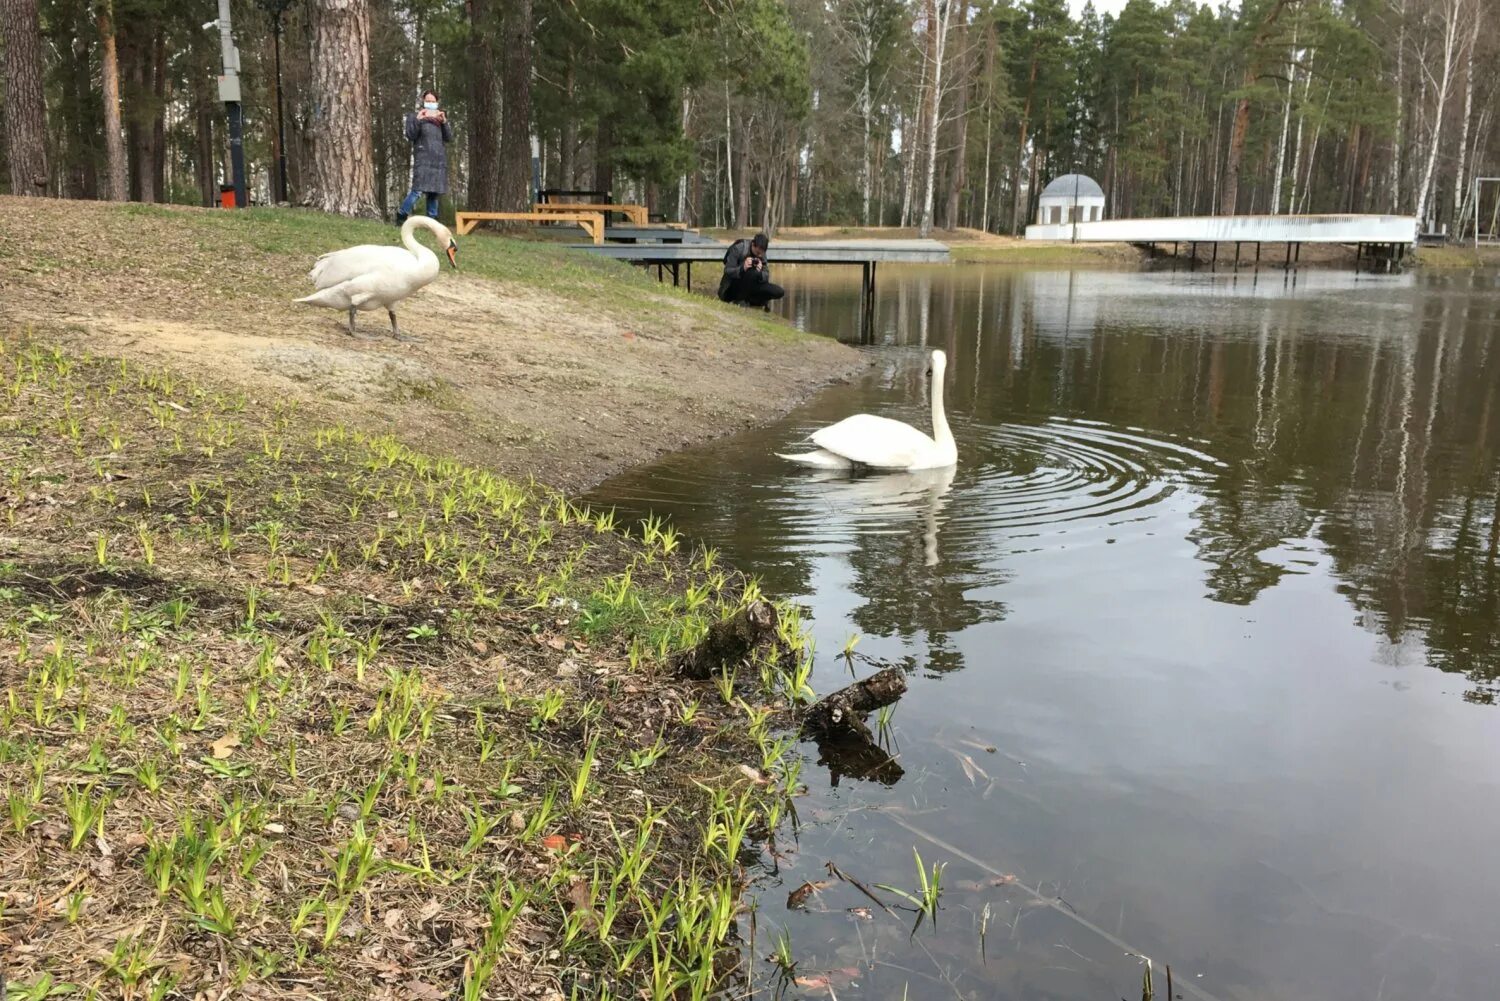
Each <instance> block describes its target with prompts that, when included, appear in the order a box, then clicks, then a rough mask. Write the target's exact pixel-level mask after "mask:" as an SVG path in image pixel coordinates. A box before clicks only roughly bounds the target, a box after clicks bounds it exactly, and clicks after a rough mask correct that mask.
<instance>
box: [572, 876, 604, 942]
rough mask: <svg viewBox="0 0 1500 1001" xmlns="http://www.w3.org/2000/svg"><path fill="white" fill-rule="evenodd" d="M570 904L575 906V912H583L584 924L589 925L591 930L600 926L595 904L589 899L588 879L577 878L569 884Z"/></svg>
mask: <svg viewBox="0 0 1500 1001" xmlns="http://www.w3.org/2000/svg"><path fill="white" fill-rule="evenodd" d="M568 904H569V905H570V906H571V907H572V908H573V912H574V913H575V914H576V913H582V914H583V916H584V924H585V925H586V926H587V927H588V930H589V931H593V930H595V929H596V928H598V926H599V922H598V919H596V918H595V917H594V904H593V901H592V900H590V899H589V881H588V880H586V879H576V878H575V879H574V880H573V881H572V882H570V883H569V884H568Z"/></svg>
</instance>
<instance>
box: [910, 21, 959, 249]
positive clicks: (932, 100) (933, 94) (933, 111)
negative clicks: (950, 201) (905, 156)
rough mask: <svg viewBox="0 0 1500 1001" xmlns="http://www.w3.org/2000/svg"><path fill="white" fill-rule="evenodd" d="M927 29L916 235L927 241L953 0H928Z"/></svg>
mask: <svg viewBox="0 0 1500 1001" xmlns="http://www.w3.org/2000/svg"><path fill="white" fill-rule="evenodd" d="M927 13H928V18H929V21H928V27H927V30H928V32H929V33H931V35H932V44H931V49H932V63H931V72H932V85H931V87H930V88H928V94H927V149H926V153H927V165H926V167H925V173H926V179H925V182H924V183H923V185H922V222H921V224H920V225H919V226H918V227H917V232H918V234H919V235H921V236H922V237H924V238H926V237H928V236H931V235H932V203H933V195H934V194H935V193H936V192H935V191H934V183H933V182H934V177H935V174H936V171H937V140H938V124H939V122H940V117H939V111H940V110H941V107H942V101H943V63H944V62H945V61H946V57H947V51H948V21H949V18H951V17H952V16H953V4H952V0H927Z"/></svg>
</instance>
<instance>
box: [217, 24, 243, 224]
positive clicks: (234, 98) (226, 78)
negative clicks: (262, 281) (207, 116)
mask: <svg viewBox="0 0 1500 1001" xmlns="http://www.w3.org/2000/svg"><path fill="white" fill-rule="evenodd" d="M216 23H217V24H218V26H219V48H220V49H221V51H222V54H223V59H224V73H223V75H222V76H220V77H219V100H221V101H223V102H224V110H225V111H227V112H228V113H229V169H230V172H231V173H232V174H233V177H234V204H235V207H236V208H244V207H245V204H246V198H245V118H244V112H243V111H242V109H241V107H240V50H239V49H238V48H236V47H235V44H234V33H233V28H232V27H231V25H230V21H229V0H219V20H218V21H217V22H216Z"/></svg>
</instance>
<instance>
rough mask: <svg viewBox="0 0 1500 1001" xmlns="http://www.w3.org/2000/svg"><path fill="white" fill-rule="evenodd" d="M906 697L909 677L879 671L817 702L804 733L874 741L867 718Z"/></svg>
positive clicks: (804, 723)
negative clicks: (854, 737) (848, 736)
mask: <svg viewBox="0 0 1500 1001" xmlns="http://www.w3.org/2000/svg"><path fill="white" fill-rule="evenodd" d="M905 694H906V675H905V674H904V673H902V671H901V669H900V668H897V667H888V668H886V669H885V670H883V671H876V672H875V673H874V674H872V675H870V676H869V677H868V678H865V679H864V680H863V681H856V682H855V683H854V684H852V685H849V686H848V687H847V688H840V689H839V690H838V691H836V692H834V693H832V694H831V695H825V696H823V697H822V698H821V699H819V700H818V701H817V702H815V703H813V706H812V708H811V709H809V710H807V715H806V716H805V717H803V720H802V732H803V733H806V734H808V735H810V736H814V737H817V736H825V737H835V736H840V735H852V736H857V737H862V738H864V739H865V740H868V741H870V742H871V743H873V742H874V739H875V738H874V736H873V735H872V734H871V733H870V728H869V727H868V726H866V725H865V715H866V714H867V713H872V712H874V711H875V710H876V709H879V708H881V707H882V706H888V705H890V704H891V703H892V702H895V701H896V700H897V699H899V698H900V697H901V696H903V695H905Z"/></svg>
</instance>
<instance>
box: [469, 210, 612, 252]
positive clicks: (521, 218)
mask: <svg viewBox="0 0 1500 1001" xmlns="http://www.w3.org/2000/svg"><path fill="white" fill-rule="evenodd" d="M564 207H565V208H567V209H569V211H567V212H459V213H458V214H456V215H455V216H454V217H453V218H454V222H456V223H457V224H458V235H459V236H467V235H468V234H469V233H471V232H473V231H474V227H475V226H478V225H479V224H480V223H481V222H572V223H577V224H578V225H579V226H581V227H582V228H583V231H584V232H585V233H587V234H588V235H589V238H590V239H591V240H593V241H594V244H595V245H596V246H597V245H601V244H603V243H604V213H603V212H591V211H582V210H579V209H577V208H574V207H573V206H564Z"/></svg>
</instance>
